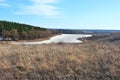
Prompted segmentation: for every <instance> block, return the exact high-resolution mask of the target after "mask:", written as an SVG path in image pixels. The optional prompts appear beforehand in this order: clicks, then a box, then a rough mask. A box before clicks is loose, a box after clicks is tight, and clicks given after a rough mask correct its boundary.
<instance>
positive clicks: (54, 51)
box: [0, 43, 120, 80]
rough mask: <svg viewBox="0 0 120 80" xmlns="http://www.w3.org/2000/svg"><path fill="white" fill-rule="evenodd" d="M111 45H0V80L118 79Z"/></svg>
mask: <svg viewBox="0 0 120 80" xmlns="http://www.w3.org/2000/svg"><path fill="white" fill-rule="evenodd" d="M119 78H120V46H119V45H116V44H113V43H89V44H85V43H84V44H49V45H10V44H0V80H119Z"/></svg>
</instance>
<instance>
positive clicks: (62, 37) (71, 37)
mask: <svg viewBox="0 0 120 80" xmlns="http://www.w3.org/2000/svg"><path fill="white" fill-rule="evenodd" d="M91 36H92V35H90V34H88V35H87V34H59V35H55V36H53V37H51V38H46V39H45V40H44V39H43V40H40V41H39V39H38V40H37V41H30V42H21V41H20V42H19V41H12V44H50V43H82V41H80V40H78V38H84V37H91Z"/></svg>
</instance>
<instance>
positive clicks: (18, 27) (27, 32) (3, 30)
mask: <svg viewBox="0 0 120 80" xmlns="http://www.w3.org/2000/svg"><path fill="white" fill-rule="evenodd" d="M55 33H56V32H55V31H52V30H48V29H46V28H41V27H37V26H32V25H27V24H20V23H16V22H9V21H0V36H2V37H3V38H4V40H19V39H22V40H23V39H27V40H29V39H37V38H45V37H49V36H51V35H53V34H55Z"/></svg>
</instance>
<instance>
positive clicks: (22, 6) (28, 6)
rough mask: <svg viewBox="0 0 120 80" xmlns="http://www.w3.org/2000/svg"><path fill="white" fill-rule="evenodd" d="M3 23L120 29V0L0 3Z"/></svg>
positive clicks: (10, 0) (16, 0)
mask: <svg viewBox="0 0 120 80" xmlns="http://www.w3.org/2000/svg"><path fill="white" fill-rule="evenodd" d="M0 20H7V21H14V22H19V23H25V24H30V25H36V26H41V27H46V28H65V29H117V30H118V29H119V30H120V0H0Z"/></svg>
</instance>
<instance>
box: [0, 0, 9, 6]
mask: <svg viewBox="0 0 120 80" xmlns="http://www.w3.org/2000/svg"><path fill="white" fill-rule="evenodd" d="M0 6H3V7H8V6H10V5H9V4H8V3H7V1H6V0H0Z"/></svg>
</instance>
